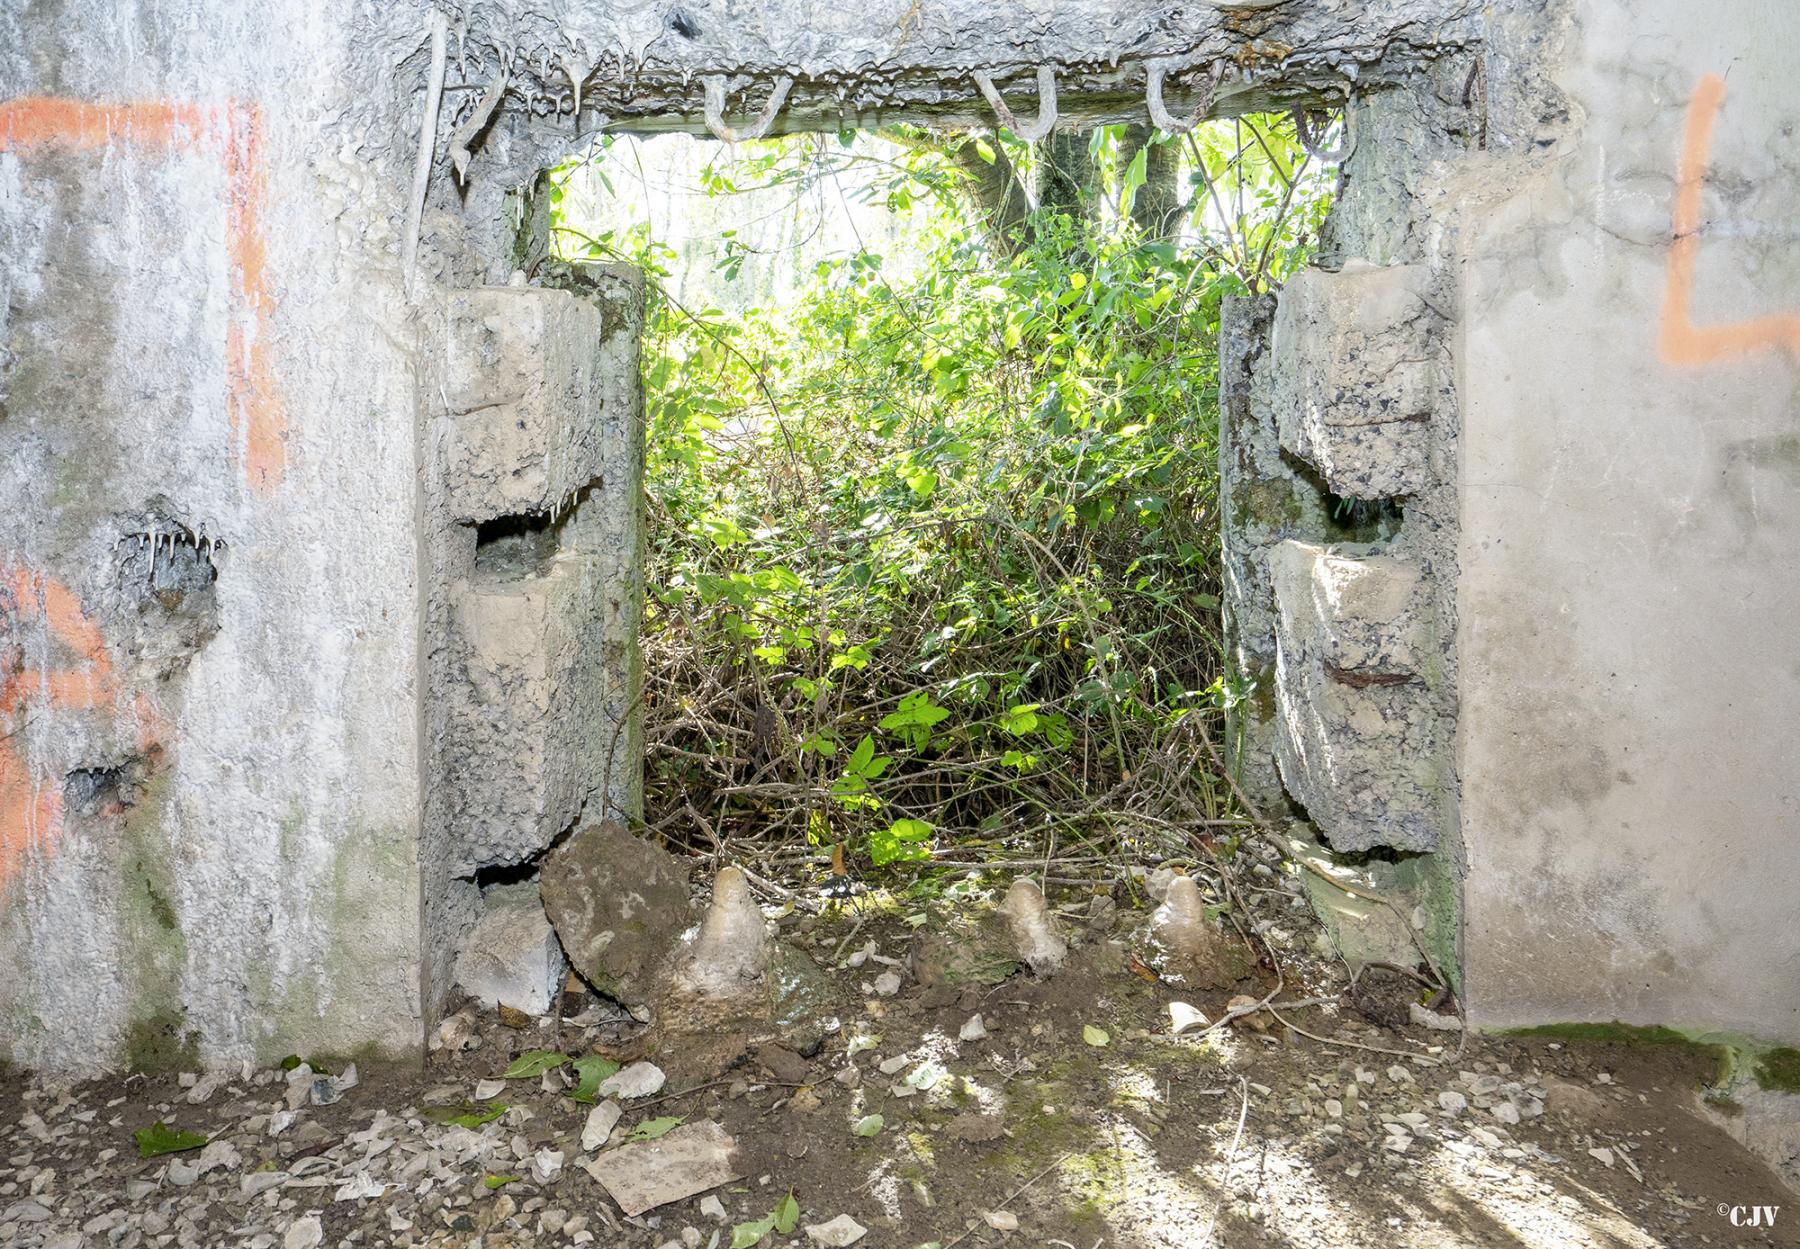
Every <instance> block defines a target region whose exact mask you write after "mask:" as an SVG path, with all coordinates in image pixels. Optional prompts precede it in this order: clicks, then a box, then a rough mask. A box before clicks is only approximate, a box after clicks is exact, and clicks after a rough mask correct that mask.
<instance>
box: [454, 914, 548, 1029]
mask: <svg viewBox="0 0 1800 1249" xmlns="http://www.w3.org/2000/svg"><path fill="white" fill-rule="evenodd" d="M568 970H569V962H568V960H567V959H566V958H564V957H563V951H562V946H561V945H560V944H558V942H557V940H556V932H555V931H554V930H553V929H552V928H551V927H550V920H549V918H548V917H547V916H546V915H545V914H544V903H543V900H542V899H541V898H540V897H539V896H538V887H537V885H536V884H535V883H534V882H532V881H521V882H519V883H518V884H513V885H495V886H494V887H492V888H491V889H488V890H487V891H486V892H484V893H483V894H482V897H481V918H480V919H479V920H477V921H476V923H475V926H474V928H472V929H470V931H469V934H468V935H467V936H466V937H465V938H464V939H463V942H462V951H461V953H459V954H458V955H457V956H456V985H457V987H458V988H459V989H461V990H462V991H463V992H464V993H467V994H468V995H469V996H470V997H472V998H474V999H475V1000H476V1001H478V1002H480V1003H482V1004H483V1005H484V1006H488V1007H493V1006H510V1007H512V1008H513V1009H514V1010H522V1011H524V1012H525V1013H526V1014H528V1015H542V1014H544V1013H546V1012H547V1011H549V1009H550V1008H551V1006H552V1005H554V1004H555V1002H556V996H557V994H558V993H559V992H561V990H562V984H563V976H564V974H565V973H566V972H567V971H568Z"/></svg>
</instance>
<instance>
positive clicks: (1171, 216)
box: [1119, 125, 1183, 242]
mask: <svg viewBox="0 0 1800 1249" xmlns="http://www.w3.org/2000/svg"><path fill="white" fill-rule="evenodd" d="M1155 137H1156V131H1155V129H1154V128H1153V127H1150V126H1138V125H1131V126H1127V127H1125V133H1124V134H1123V135H1122V136H1120V138H1119V176H1120V178H1121V180H1122V179H1123V178H1124V176H1125V171H1126V170H1128V169H1130V168H1131V162H1132V161H1134V160H1136V159H1137V154H1138V153H1139V152H1140V151H1141V152H1143V153H1144V185H1143V186H1141V187H1139V188H1138V189H1137V195H1136V196H1135V197H1134V198H1133V199H1132V201H1131V219H1132V221H1133V222H1135V223H1136V225H1137V228H1138V230H1139V231H1140V232H1141V233H1142V234H1143V236H1144V237H1145V238H1147V239H1157V240H1160V241H1164V242H1166V241H1168V240H1170V239H1173V238H1175V237H1176V236H1177V235H1178V234H1180V233H1181V226H1182V216H1183V212H1182V203H1181V148H1180V147H1179V146H1178V145H1177V144H1175V143H1174V142H1163V143H1155V142H1152V140H1153V139H1154V138H1155Z"/></svg>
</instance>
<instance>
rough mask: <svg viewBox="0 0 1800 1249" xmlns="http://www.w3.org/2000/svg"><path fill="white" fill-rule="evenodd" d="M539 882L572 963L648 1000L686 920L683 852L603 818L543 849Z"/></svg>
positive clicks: (609, 990) (631, 1001)
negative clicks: (677, 853)
mask: <svg viewBox="0 0 1800 1249" xmlns="http://www.w3.org/2000/svg"><path fill="white" fill-rule="evenodd" d="M539 888H540V891H541V893H542V894H543V899H544V910H545V912H546V913H547V914H548V915H549V917H550V922H551V924H552V925H553V926H554V927H555V929H556V935H557V936H558V937H559V938H561V940H562V945H563V949H564V950H565V951H567V952H568V956H569V961H570V962H571V963H573V964H574V966H575V970H576V971H578V972H580V973H581V975H582V976H583V977H584V978H585V979H586V980H587V981H588V983H589V984H591V985H593V986H594V987H595V988H596V989H598V990H599V991H600V992H602V993H605V994H607V995H608V996H610V997H614V998H617V999H618V1000H620V1001H621V1002H625V1003H627V1004H628V1005H638V1004H641V1003H644V1002H647V1001H648V1000H649V998H650V993H651V990H652V989H653V987H654V986H655V980H656V977H657V975H658V974H659V973H660V972H661V971H663V970H664V966H665V960H666V959H667V958H668V957H669V955H670V953H671V951H673V950H674V948H675V945H676V942H677V941H678V940H679V939H680V936H681V932H682V929H684V928H685V927H686V926H687V922H688V886H687V873H686V871H685V870H684V868H683V867H682V864H681V860H679V859H677V858H676V857H675V856H674V855H672V854H670V853H669V852H668V851H667V850H664V849H662V848H661V847H660V846H656V845H653V844H652V843H650V842H649V841H646V840H645V839H643V838H642V837H637V836H634V835H633V834H632V833H630V832H629V831H627V830H626V828H625V826H624V825H622V824H617V823H614V822H612V821H604V822H600V823H595V824H589V825H587V826H586V827H584V828H582V829H580V830H578V831H577V832H576V833H574V834H573V835H572V836H570V837H569V839H568V840H567V841H565V842H563V843H562V844H561V845H559V846H557V847H556V848H555V849H554V850H552V851H551V852H550V853H549V854H548V855H546V856H545V858H544V864H543V868H542V870H541V872H540V875H539Z"/></svg>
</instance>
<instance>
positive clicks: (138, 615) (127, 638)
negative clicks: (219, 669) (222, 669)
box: [102, 497, 226, 680]
mask: <svg viewBox="0 0 1800 1249" xmlns="http://www.w3.org/2000/svg"><path fill="white" fill-rule="evenodd" d="M116 524H117V526H118V528H117V532H118V534H119V537H118V538H117V539H116V540H115V541H114V543H113V567H112V577H111V584H110V585H108V586H107V587H106V594H105V600H106V601H105V605H104V607H103V609H102V610H103V614H104V615H106V616H107V617H109V618H110V619H111V620H113V621H115V622H117V626H118V627H117V629H116V631H115V636H117V637H120V638H121V639H123V640H124V648H125V650H126V651H127V653H129V654H130V655H131V656H132V658H133V659H135V660H137V661H138V662H139V663H140V664H142V665H143V666H144V667H145V668H147V669H148V670H149V675H151V676H153V677H155V678H156V679H159V680H166V679H168V678H170V677H173V676H175V675H176V674H177V673H180V672H181V671H183V670H185V669H186V668H187V666H188V664H190V663H191V662H192V661H193V658H194V656H195V655H196V654H198V653H199V651H200V649H201V648H202V647H203V646H205V645H206V644H207V643H208V642H210V641H211V640H212V639H213V637H214V636H216V635H217V634H218V632H219V600H218V590H217V586H218V581H219V562H218V561H219V559H220V558H221V556H222V554H223V552H224V551H225V549H226V544H225V543H224V542H223V541H221V540H219V539H217V538H214V537H212V536H211V535H209V534H208V533H206V532H205V530H204V529H203V528H200V527H196V526H194V525H192V524H189V523H188V522H186V521H184V520H182V519H181V518H180V515H179V513H178V512H177V510H176V509H175V508H174V506H173V505H172V504H170V503H169V501H168V500H166V499H163V498H161V497H158V498H157V499H154V500H152V501H151V503H150V504H149V505H148V506H147V507H146V508H144V509H143V510H142V511H141V512H138V513H136V514H132V515H128V516H126V517H121V518H120V519H119V520H118V521H117V522H116Z"/></svg>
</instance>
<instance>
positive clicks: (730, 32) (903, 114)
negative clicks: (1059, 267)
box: [458, 0, 1482, 144]
mask: <svg viewBox="0 0 1800 1249" xmlns="http://www.w3.org/2000/svg"><path fill="white" fill-rule="evenodd" d="M1481 7H1482V6H1481V5H1480V4H1478V3H1475V2H1473V0H1391V2H1389V3H1385V4H1382V5H1379V6H1372V5H1368V4H1364V3H1360V2H1359V0H1314V2H1312V3H1307V4H1284V5H1278V6H1274V7H1272V8H1271V7H1268V6H1254V5H1223V4H1211V3H1205V4H1188V3H1176V2H1174V0H1043V2H1040V3H1033V4H1030V5H1010V6H1000V7H998V8H996V7H995V6H993V5H986V4H981V3H978V2H977V0H865V2H863V3H858V4H853V5H846V4H841V3H836V2H835V0H780V2H773V0H772V2H770V3H766V4H744V3H741V2H739V0H642V2H640V3H631V4H604V3H589V4H579V5H575V4H555V5H552V4H548V3H545V2H544V0H498V2H494V3H477V4H472V5H470V6H468V21H467V31H468V33H467V36H466V38H465V39H464V40H463V41H461V42H460V43H459V51H461V52H462V57H461V59H460V60H459V65H458V74H459V81H460V80H467V81H472V82H476V83H481V84H486V83H487V82H489V81H491V80H492V79H493V77H494V76H495V71H496V69H497V61H498V57H496V56H494V55H493V52H492V49H494V48H502V49H505V50H506V51H507V53H508V54H509V58H510V59H511V73H510V75H509V77H508V81H507V87H506V90H507V96H508V99H507V105H506V107H508V108H509V109H512V110H514V111H517V112H519V113H520V114H526V113H529V114H530V115H533V116H535V117H537V118H540V119H542V120H541V122H540V123H539V125H538V129H539V130H540V131H541V132H544V133H545V134H550V133H553V132H554V131H555V130H556V129H561V130H563V131H564V132H565V134H569V133H571V132H572V131H573V130H574V128H575V125H574V115H575V111H576V108H575V106H576V102H577V97H579V100H580V102H581V112H582V113H583V114H585V116H584V119H583V128H584V129H586V130H589V131H591V130H593V129H596V128H597V126H598V125H599V123H600V122H601V121H602V120H605V119H609V120H610V121H611V122H612V123H613V124H614V125H616V126H623V127H625V128H628V129H634V130H637V129H670V128H681V129H692V130H698V129H700V128H701V126H702V124H703V122H702V98H703V88H702V83H701V78H702V76H704V75H710V74H719V75H724V76H725V77H726V79H727V85H728V95H727V103H726V108H725V116H726V118H727V120H728V121H729V122H730V123H731V124H733V125H742V124H743V123H744V122H745V120H746V119H747V118H749V117H750V116H752V115H754V114H756V113H757V112H759V111H760V110H761V108H762V107H763V103H764V101H765V100H766V99H767V98H768V93H769V92H770V91H771V90H772V89H773V87H774V80H775V77H776V75H777V74H786V75H789V76H791V77H792V79H793V85H792V89H791V91H790V93H789V95H788V97H787V105H786V107H785V108H784V110H783V111H782V113H781V115H780V116H779V117H778V118H777V119H776V123H775V130H776V131H777V132H780V131H784V130H827V131H830V130H838V129H842V128H844V127H846V126H873V125H877V124H882V123H886V122H893V121H897V120H902V119H912V120H923V119H936V120H939V121H943V122H945V123H947V124H952V125H978V126H985V125H991V124H992V120H993V115H992V113H991V112H990V111H989V110H988V108H987V106H986V104H985V103H984V102H983V101H982V99H981V97H980V96H979V95H978V94H977V93H976V90H975V87H974V84H973V80H972V78H971V74H972V72H973V71H976V70H983V71H986V72H988V73H990V74H991V75H992V77H993V80H994V81H995V82H996V83H997V84H999V86H1000V87H1001V89H1002V92H1003V94H1004V95H1005V96H1006V98H1008V99H1009V100H1011V101H1012V102H1013V105H1014V108H1015V111H1016V112H1018V113H1019V114H1020V115H1021V116H1022V117H1025V118H1027V119H1029V118H1030V117H1031V116H1033V115H1034V108H1035V105H1034V102H1033V97H1034V96H1035V94H1036V88H1035V85H1034V83H1033V76H1034V73H1035V71H1036V69H1037V67H1038V66H1040V65H1050V66H1053V67H1055V68H1056V70H1057V73H1058V75H1059V78H1060V80H1061V84H1062V86H1061V94H1060V99H1059V103H1060V112H1061V114H1062V115H1063V116H1064V117H1067V118H1071V119H1079V120H1080V121H1082V122H1084V123H1088V124H1091V123H1093V122H1095V121H1099V120H1131V121H1142V120H1144V119H1145V118H1146V116H1147V113H1146V110H1145V104H1144V99H1145V96H1144V91H1145V70H1144V61H1145V60H1146V59H1149V58H1155V59H1157V60H1160V61H1165V62H1167V64H1168V67H1169V70H1170V79H1169V85H1168V104H1169V107H1170V109H1171V110H1172V111H1174V112H1176V113H1181V114H1185V113H1186V112H1187V111H1189V105H1190V103H1191V95H1192V85H1193V84H1192V83H1190V82H1184V81H1183V80H1182V79H1183V75H1184V73H1185V71H1187V70H1190V69H1193V68H1195V67H1201V68H1204V67H1208V66H1210V65H1211V64H1212V63H1213V62H1215V61H1218V62H1222V63H1224V64H1225V65H1227V66H1228V67H1230V68H1231V69H1232V71H1233V72H1232V73H1231V74H1230V75H1229V76H1228V77H1227V78H1226V80H1225V81H1224V83H1223V84H1222V85H1221V87H1220V89H1219V92H1218V96H1219V107H1220V109H1221V110H1222V111H1230V112H1242V111H1245V110H1246V109H1251V108H1258V107H1266V106H1267V105H1268V104H1269V102H1270V101H1271V100H1272V99H1294V98H1302V97H1312V96H1315V95H1316V94H1318V93H1320V92H1329V93H1330V94H1332V95H1334V96H1341V94H1342V88H1343V86H1344V84H1345V83H1346V82H1347V81H1348V80H1349V79H1350V78H1351V77H1352V76H1354V77H1356V78H1357V79H1359V80H1360V81H1362V82H1364V83H1393V82H1398V81H1402V80H1404V79H1405V78H1406V77H1407V76H1408V75H1409V74H1410V73H1412V72H1413V71H1414V70H1416V69H1417V67H1418V66H1419V65H1420V64H1421V63H1422V62H1424V61H1426V60H1429V59H1431V58H1433V57H1436V56H1439V55H1442V54H1443V53H1444V52H1445V51H1447V50H1449V49H1453V48H1456V47H1458V46H1460V45H1463V44H1467V43H1470V42H1473V41H1474V40H1475V38H1476V37H1477V35H1478V31H1479V21H1480V14H1481ZM514 49H518V50H520V52H521V53H524V54H523V55H516V56H513V55H512V54H513V51H514ZM464 94H465V95H467V96H469V97H470V99H469V103H468V105H466V106H465V107H473V103H474V98H475V97H476V96H478V95H479V94H480V93H479V92H476V91H469V92H465V93H464ZM567 141H568V140H566V139H565V140H564V142H565V144H566V143H567Z"/></svg>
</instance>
